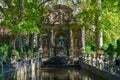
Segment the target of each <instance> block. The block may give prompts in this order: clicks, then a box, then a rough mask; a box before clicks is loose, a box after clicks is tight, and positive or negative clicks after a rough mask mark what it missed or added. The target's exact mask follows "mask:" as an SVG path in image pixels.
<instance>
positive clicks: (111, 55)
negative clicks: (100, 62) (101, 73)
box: [106, 43, 116, 60]
mask: <svg viewBox="0 0 120 80" xmlns="http://www.w3.org/2000/svg"><path fill="white" fill-rule="evenodd" d="M115 49H116V45H115V44H112V43H110V44H109V45H108V48H107V50H106V53H107V55H108V59H109V60H113V59H114V56H115V55H116V53H115Z"/></svg>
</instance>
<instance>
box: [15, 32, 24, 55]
mask: <svg viewBox="0 0 120 80" xmlns="http://www.w3.org/2000/svg"><path fill="white" fill-rule="evenodd" d="M15 46H16V50H17V51H18V52H19V53H22V52H23V41H22V35H21V34H19V35H18V37H17V40H16V45H15Z"/></svg>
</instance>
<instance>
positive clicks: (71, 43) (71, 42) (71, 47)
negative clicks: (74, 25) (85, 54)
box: [69, 29, 73, 56]
mask: <svg viewBox="0 0 120 80" xmlns="http://www.w3.org/2000/svg"><path fill="white" fill-rule="evenodd" d="M69 41H70V49H69V54H70V56H73V37H72V30H71V29H70V40H69Z"/></svg>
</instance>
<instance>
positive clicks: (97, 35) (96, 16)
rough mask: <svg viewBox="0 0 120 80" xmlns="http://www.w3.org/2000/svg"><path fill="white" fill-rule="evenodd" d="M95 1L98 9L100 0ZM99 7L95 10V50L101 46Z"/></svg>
mask: <svg viewBox="0 0 120 80" xmlns="http://www.w3.org/2000/svg"><path fill="white" fill-rule="evenodd" d="M95 1H96V3H97V5H98V6H97V7H98V8H99V9H100V8H101V0H95ZM99 9H97V10H96V13H95V27H96V29H95V35H96V37H95V39H96V52H98V50H99V49H100V47H101V46H102V41H101V40H102V34H101V29H100V24H99V21H100V20H101V15H100V13H99V11H98V10H99Z"/></svg>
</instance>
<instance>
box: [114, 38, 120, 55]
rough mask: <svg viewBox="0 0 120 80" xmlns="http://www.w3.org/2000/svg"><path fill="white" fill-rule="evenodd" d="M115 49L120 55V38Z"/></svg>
mask: <svg viewBox="0 0 120 80" xmlns="http://www.w3.org/2000/svg"><path fill="white" fill-rule="evenodd" d="M115 51H116V52H117V56H120V39H118V40H117V48H116V50H115Z"/></svg>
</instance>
